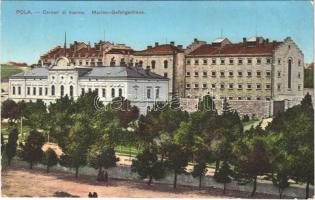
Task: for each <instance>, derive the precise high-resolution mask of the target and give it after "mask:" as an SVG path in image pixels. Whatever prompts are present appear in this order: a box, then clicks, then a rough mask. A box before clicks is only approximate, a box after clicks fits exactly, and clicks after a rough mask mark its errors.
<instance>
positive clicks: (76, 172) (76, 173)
mask: <svg viewBox="0 0 315 200" xmlns="http://www.w3.org/2000/svg"><path fill="white" fill-rule="evenodd" d="M78 176H79V167H76V168H75V178H78Z"/></svg>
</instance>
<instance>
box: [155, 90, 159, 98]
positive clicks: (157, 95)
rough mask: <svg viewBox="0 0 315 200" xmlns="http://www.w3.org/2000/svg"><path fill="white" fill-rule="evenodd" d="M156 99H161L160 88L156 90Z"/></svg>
mask: <svg viewBox="0 0 315 200" xmlns="http://www.w3.org/2000/svg"><path fill="white" fill-rule="evenodd" d="M155 98H156V99H158V98H160V88H156V89H155Z"/></svg>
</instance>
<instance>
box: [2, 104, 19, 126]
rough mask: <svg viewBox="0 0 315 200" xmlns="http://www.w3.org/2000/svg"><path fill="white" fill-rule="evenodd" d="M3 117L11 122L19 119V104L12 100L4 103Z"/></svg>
mask: <svg viewBox="0 0 315 200" xmlns="http://www.w3.org/2000/svg"><path fill="white" fill-rule="evenodd" d="M1 116H2V117H3V118H7V119H9V122H12V121H13V120H15V119H18V118H19V116H20V111H19V107H18V105H17V103H15V101H13V100H11V99H7V100H5V101H4V102H2V107H1Z"/></svg>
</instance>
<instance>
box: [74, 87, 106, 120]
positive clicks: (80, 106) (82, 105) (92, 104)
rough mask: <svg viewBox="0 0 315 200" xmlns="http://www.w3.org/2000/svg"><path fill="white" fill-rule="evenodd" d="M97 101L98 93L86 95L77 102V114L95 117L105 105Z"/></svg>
mask: <svg viewBox="0 0 315 200" xmlns="http://www.w3.org/2000/svg"><path fill="white" fill-rule="evenodd" d="M97 99H98V94H97V93H96V91H93V92H88V93H84V94H83V95H81V96H80V97H79V98H78V99H77V101H76V104H75V109H76V113H84V114H86V115H89V116H93V115H94V114H95V112H96V111H97V109H99V108H102V107H103V103H102V102H101V101H98V100H97Z"/></svg>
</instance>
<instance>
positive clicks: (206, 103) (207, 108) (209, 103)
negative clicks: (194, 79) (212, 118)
mask: <svg viewBox="0 0 315 200" xmlns="http://www.w3.org/2000/svg"><path fill="white" fill-rule="evenodd" d="M198 110H199V111H202V112H213V111H215V103H214V101H213V99H212V97H211V96H210V95H206V96H203V97H202V99H201V101H199V102H198Z"/></svg>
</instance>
